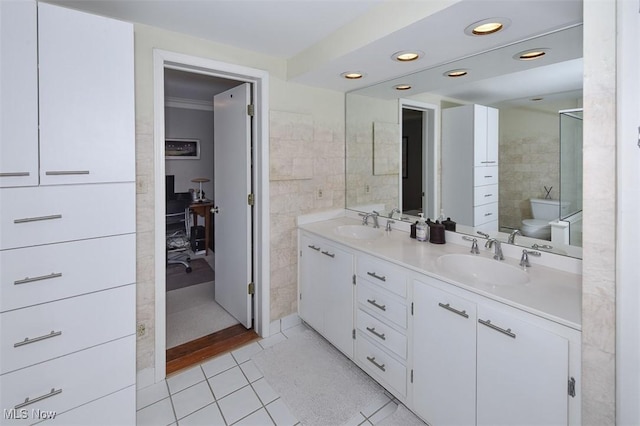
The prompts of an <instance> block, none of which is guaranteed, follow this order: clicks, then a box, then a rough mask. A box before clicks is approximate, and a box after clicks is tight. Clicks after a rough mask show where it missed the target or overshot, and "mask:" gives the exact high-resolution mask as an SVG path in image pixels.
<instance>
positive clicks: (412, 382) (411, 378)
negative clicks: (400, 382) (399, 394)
mask: <svg viewBox="0 0 640 426" xmlns="http://www.w3.org/2000/svg"><path fill="white" fill-rule="evenodd" d="M411 383H413V369H412V370H411Z"/></svg>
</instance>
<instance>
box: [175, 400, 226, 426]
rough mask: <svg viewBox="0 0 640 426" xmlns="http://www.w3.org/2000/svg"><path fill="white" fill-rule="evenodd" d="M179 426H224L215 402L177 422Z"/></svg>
mask: <svg viewBox="0 0 640 426" xmlns="http://www.w3.org/2000/svg"><path fill="white" fill-rule="evenodd" d="M179 423H180V426H225V423H224V419H223V418H222V414H220V409H219V408H218V404H216V403H215V402H214V403H213V404H209V405H207V406H206V407H204V408H202V409H200V410H198V411H196V412H195V413H192V414H189V415H188V416H187V417H185V418H183V419H181V420H179Z"/></svg>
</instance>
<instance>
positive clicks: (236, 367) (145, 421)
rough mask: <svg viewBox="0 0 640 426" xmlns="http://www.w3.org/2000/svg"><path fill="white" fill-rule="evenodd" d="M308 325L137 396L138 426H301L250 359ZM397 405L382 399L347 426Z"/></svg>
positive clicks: (381, 415) (389, 411)
mask: <svg viewBox="0 0 640 426" xmlns="http://www.w3.org/2000/svg"><path fill="white" fill-rule="evenodd" d="M301 327H305V326H304V325H298V326H296V327H293V328H291V329H288V330H284V331H283V332H282V333H278V334H276V335H274V336H271V337H269V338H267V339H262V340H260V341H258V342H253V343H250V344H248V345H246V346H243V347H241V348H239V349H237V350H235V351H232V352H230V353H227V354H224V355H221V356H219V357H216V358H213V359H211V360H208V361H206V362H204V363H203V364H200V365H198V366H197V367H192V368H190V369H188V370H185V371H182V372H180V373H178V374H176V375H174V376H171V377H169V378H168V379H167V380H164V381H162V382H159V383H156V384H154V385H152V386H149V387H147V388H144V389H141V390H139V391H138V395H137V410H138V412H137V424H138V426H146V425H150V426H163V425H164V426H169V425H171V426H187V425H211V426H215V425H222V426H230V425H234V426H235V425H251V426H257V425H260V426H262V425H276V426H294V425H300V423H299V422H298V420H297V419H296V418H295V417H294V416H293V415H292V414H291V411H290V410H289V407H287V405H286V404H285V402H284V401H283V400H282V399H281V398H280V395H278V394H277V393H276V392H275V391H274V390H273V389H272V388H271V386H269V384H268V383H267V382H266V380H265V379H264V377H263V376H262V373H261V372H260V370H258V368H257V367H256V365H255V364H254V362H253V361H252V360H251V357H252V356H253V355H255V354H256V353H258V352H260V351H262V350H263V349H265V348H267V347H269V346H272V345H277V344H278V343H279V342H281V341H284V340H286V339H287V338H288V336H291V335H292V334H293V333H296V332H299V331H300V330H301V329H302V328H301ZM397 406H398V402H397V401H396V400H395V399H394V398H393V397H392V396H391V395H387V394H384V395H381V397H380V398H379V400H377V401H372V402H371V404H370V406H369V407H367V408H366V409H364V410H362V411H361V412H359V413H354V416H353V417H352V418H351V420H350V421H349V422H347V423H346V425H345V426H355V425H366V426H369V425H375V424H376V423H378V422H380V421H381V420H383V419H384V418H386V417H388V416H389V415H391V414H393V412H394V411H395V410H396V408H397Z"/></svg>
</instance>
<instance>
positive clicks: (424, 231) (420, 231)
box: [416, 213, 429, 241]
mask: <svg viewBox="0 0 640 426" xmlns="http://www.w3.org/2000/svg"><path fill="white" fill-rule="evenodd" d="M418 216H420V218H419V219H418V223H417V224H416V240H418V241H427V240H428V239H429V231H428V228H427V223H426V222H425V221H424V214H423V213H418Z"/></svg>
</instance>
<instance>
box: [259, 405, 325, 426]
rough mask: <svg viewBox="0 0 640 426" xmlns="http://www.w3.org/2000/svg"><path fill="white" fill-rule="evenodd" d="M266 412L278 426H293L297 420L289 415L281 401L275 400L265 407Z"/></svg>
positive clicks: (287, 409)
mask: <svg viewBox="0 0 640 426" xmlns="http://www.w3.org/2000/svg"><path fill="white" fill-rule="evenodd" d="M327 408H328V407H327ZM267 411H269V414H271V418H273V421H274V422H275V423H276V424H277V425H278V426H293V425H295V424H296V423H298V420H297V419H296V418H295V417H294V416H293V414H291V411H290V410H289V407H287V405H286V404H285V403H284V401H282V399H276V400H275V401H273V402H272V403H271V404H269V405H267Z"/></svg>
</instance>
